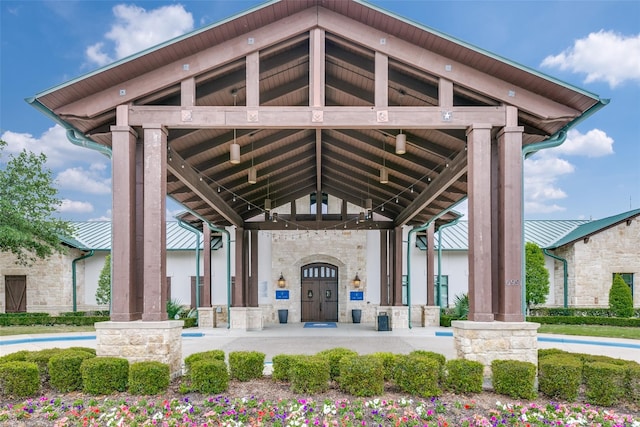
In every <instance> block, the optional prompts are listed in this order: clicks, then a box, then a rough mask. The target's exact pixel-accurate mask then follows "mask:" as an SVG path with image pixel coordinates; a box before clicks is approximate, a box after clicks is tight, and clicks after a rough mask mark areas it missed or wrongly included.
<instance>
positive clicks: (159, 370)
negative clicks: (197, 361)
mask: <svg viewBox="0 0 640 427" xmlns="http://www.w3.org/2000/svg"><path fill="white" fill-rule="evenodd" d="M223 363H224V362H223ZM170 382H171V373H170V372H169V365H167V364H166V363H161V362H156V361H144V362H134V363H132V364H131V366H129V379H128V385H129V393H131V394H136V395H152V394H159V393H163V392H165V391H167V389H168V388H169V383H170Z"/></svg>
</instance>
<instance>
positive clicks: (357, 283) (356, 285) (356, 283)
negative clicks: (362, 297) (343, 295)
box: [353, 273, 361, 288]
mask: <svg viewBox="0 0 640 427" xmlns="http://www.w3.org/2000/svg"><path fill="white" fill-rule="evenodd" d="M360 283H361V282H360V278H359V277H358V273H356V277H354V279H353V287H354V288H359V287H360Z"/></svg>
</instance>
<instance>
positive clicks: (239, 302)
mask: <svg viewBox="0 0 640 427" xmlns="http://www.w3.org/2000/svg"><path fill="white" fill-rule="evenodd" d="M244 234H245V232H244V228H241V227H237V228H236V255H235V258H236V275H235V282H234V284H233V294H232V295H231V297H232V298H231V304H232V305H233V306H234V307H245V300H244V298H245V293H244V286H245V280H244V246H245V241H244Z"/></svg>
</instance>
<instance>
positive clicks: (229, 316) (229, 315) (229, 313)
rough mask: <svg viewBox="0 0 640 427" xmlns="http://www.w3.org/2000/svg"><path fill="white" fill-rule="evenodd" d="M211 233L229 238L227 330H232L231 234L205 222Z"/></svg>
mask: <svg viewBox="0 0 640 427" xmlns="http://www.w3.org/2000/svg"><path fill="white" fill-rule="evenodd" d="M205 223H206V224H207V226H208V227H209V229H210V230H211V231H217V232H219V233H224V235H225V236H227V329H229V328H231V234H229V232H228V231H227V230H226V229H224V228H218V227H214V226H213V225H211V224H210V223H209V222H208V221H205Z"/></svg>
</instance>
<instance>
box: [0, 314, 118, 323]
mask: <svg viewBox="0 0 640 427" xmlns="http://www.w3.org/2000/svg"><path fill="white" fill-rule="evenodd" d="M16 314H21V316H16ZM109 320H110V317H109V316H50V315H49V314H48V313H10V314H2V315H0V326H33V325H45V326H51V325H74V326H86V325H93V324H94V323H97V322H106V321H109Z"/></svg>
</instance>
